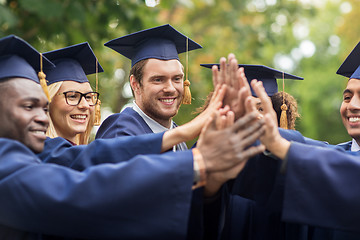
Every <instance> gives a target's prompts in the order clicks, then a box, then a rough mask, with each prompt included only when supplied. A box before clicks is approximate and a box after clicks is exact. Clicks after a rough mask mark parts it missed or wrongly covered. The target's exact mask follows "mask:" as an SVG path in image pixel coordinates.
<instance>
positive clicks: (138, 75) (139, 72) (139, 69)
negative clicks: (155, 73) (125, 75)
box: [129, 59, 149, 86]
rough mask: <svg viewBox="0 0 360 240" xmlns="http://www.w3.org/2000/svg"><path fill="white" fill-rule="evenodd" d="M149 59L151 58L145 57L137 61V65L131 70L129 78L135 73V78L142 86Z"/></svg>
mask: <svg viewBox="0 0 360 240" xmlns="http://www.w3.org/2000/svg"><path fill="white" fill-rule="evenodd" d="M148 60H149V59H144V60H141V61H139V62H137V63H135V65H134V66H133V67H132V68H131V70H130V75H129V78H130V76H131V75H134V78H135V80H136V81H137V82H138V83H139V85H140V86H141V82H142V78H143V75H144V67H145V64H146V63H147V62H148Z"/></svg>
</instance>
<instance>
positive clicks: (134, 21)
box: [0, 0, 360, 143]
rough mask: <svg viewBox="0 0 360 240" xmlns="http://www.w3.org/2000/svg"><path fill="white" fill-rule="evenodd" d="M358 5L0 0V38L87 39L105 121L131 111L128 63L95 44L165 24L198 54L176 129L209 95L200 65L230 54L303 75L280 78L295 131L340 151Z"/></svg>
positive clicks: (49, 44)
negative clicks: (346, 65)
mask: <svg viewBox="0 0 360 240" xmlns="http://www.w3.org/2000/svg"><path fill="white" fill-rule="evenodd" d="M359 7H360V1H359V0H349V1H342V0H298V1H296V0H282V1H279V0H254V1H247V0H241V1H239V0H177V1H175V0H166V1H165V0H117V1H115V0H79V1H72V0H13V1H7V0H0V37H4V36H6V35H9V34H16V35H18V36H20V37H22V38H24V39H25V40H26V41H28V42H29V43H31V44H32V45H33V46H34V47H36V48H37V49H38V50H39V51H43V52H44V51H50V50H54V49H57V48H61V47H65V46H69V45H72V44H77V43H80V42H84V41H88V42H89V43H90V45H91V46H92V48H93V49H94V52H95V54H96V55H97V57H98V59H99V61H100V63H101V65H102V66H103V68H104V70H105V72H104V73H101V74H99V79H100V85H99V86H100V87H99V88H100V89H99V91H100V93H101V96H100V99H101V101H102V117H103V118H104V117H106V116H107V115H109V114H111V113H112V112H119V111H120V110H121V109H122V108H123V107H124V106H125V105H126V104H128V103H131V102H132V94H131V90H130V87H129V83H128V73H129V70H130V61H129V60H128V59H126V58H125V57H123V56H121V55H119V54H117V53H116V52H114V51H112V50H111V49H108V48H106V47H104V46H103V44H104V43H105V42H107V41H108V40H110V39H113V38H116V37H120V36H123V35H126V34H128V33H131V32H135V31H139V30H142V29H146V28H150V27H154V26H158V25H162V24H166V23H170V24H171V25H172V26H174V27H175V28H176V29H178V30H179V31H180V32H182V33H184V34H185V35H187V36H189V37H190V38H191V39H193V40H194V41H196V42H198V43H199V44H201V45H202V46H203V49H200V50H196V51H192V52H190V53H189V80H190V81H191V90H192V94H193V104H192V105H190V106H182V107H181V109H180V112H179V114H178V116H176V118H175V121H176V122H177V123H179V124H182V123H185V122H187V121H189V120H190V119H191V118H193V117H194V115H192V114H191V113H192V112H193V111H194V110H195V109H196V108H197V107H199V106H201V105H202V104H203V100H204V99H205V97H206V95H207V94H208V92H209V91H211V90H212V83H211V71H210V70H209V69H205V68H201V67H200V66H199V65H200V64H201V63H216V62H218V60H219V58H220V57H221V56H226V55H227V54H228V53H230V52H233V53H235V54H236V56H237V57H238V59H239V63H242V64H262V65H267V66H270V67H273V68H276V69H279V70H282V71H285V72H289V73H292V74H295V75H298V76H302V77H304V79H305V80H304V81H292V80H285V91H287V92H289V93H291V94H292V95H293V96H294V97H295V98H296V99H297V101H298V104H299V111H300V114H301V119H300V120H299V121H298V122H297V126H296V127H297V129H298V130H299V131H301V132H302V133H303V134H304V135H305V136H308V137H311V138H315V139H319V140H324V141H328V142H330V143H339V142H343V141H346V140H349V139H350V138H349V136H347V134H346V131H345V129H344V127H343V126H342V123H341V119H340V115H339V107H340V104H341V101H342V91H343V88H344V87H345V84H346V81H347V79H346V78H344V77H342V76H338V75H336V70H337V69H338V67H339V66H340V65H341V63H342V61H343V60H344V59H345V58H346V56H347V55H348V54H349V53H350V51H351V50H352V49H353V47H354V46H355V45H356V44H357V43H358V41H359V40H360V28H359V27H358V26H357V24H358V21H357V19H358V16H357V12H356V11H355V9H359ZM182 55H183V54H182ZM182 55H180V57H181V60H182V62H183V64H184V65H185V57H184V56H182ZM89 79H90V81H91V83H92V85H93V86H95V77H94V76H89ZM278 83H279V88H280V89H281V90H282V80H279V81H278Z"/></svg>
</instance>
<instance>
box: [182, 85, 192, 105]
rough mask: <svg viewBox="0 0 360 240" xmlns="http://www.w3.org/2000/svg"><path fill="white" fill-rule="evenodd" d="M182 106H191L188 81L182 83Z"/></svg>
mask: <svg viewBox="0 0 360 240" xmlns="http://www.w3.org/2000/svg"><path fill="white" fill-rule="evenodd" d="M181 103H182V104H191V91H190V81H189V80H185V81H184V97H183V99H182V102H181Z"/></svg>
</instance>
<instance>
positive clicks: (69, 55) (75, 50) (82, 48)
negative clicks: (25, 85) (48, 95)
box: [44, 42, 104, 85]
mask: <svg viewBox="0 0 360 240" xmlns="http://www.w3.org/2000/svg"><path fill="white" fill-rule="evenodd" d="M44 56H45V57H47V58H48V59H49V60H51V61H52V62H53V63H54V64H55V65H56V68H54V69H52V70H49V71H46V75H47V79H48V85H50V84H52V83H55V82H59V81H75V82H80V83H83V82H89V80H88V79H87V77H86V75H89V74H93V73H96V72H97V71H98V72H103V71H104V70H103V68H102V67H101V65H100V64H99V62H98V61H97V58H96V56H95V54H94V52H93V50H92V49H91V47H90V45H89V43H87V42H84V43H80V44H76V45H72V46H69V47H65V48H61V49H57V50H54V51H50V52H46V53H44ZM96 65H97V66H96Z"/></svg>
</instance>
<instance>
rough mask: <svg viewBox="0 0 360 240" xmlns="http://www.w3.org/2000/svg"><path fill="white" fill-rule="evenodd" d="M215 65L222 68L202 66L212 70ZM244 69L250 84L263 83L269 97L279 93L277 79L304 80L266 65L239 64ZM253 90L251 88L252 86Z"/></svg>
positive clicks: (209, 65)
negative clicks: (253, 81) (254, 82)
mask: <svg viewBox="0 0 360 240" xmlns="http://www.w3.org/2000/svg"><path fill="white" fill-rule="evenodd" d="M213 65H217V66H218V67H220V64H200V66H202V67H206V68H212V66H213ZM240 67H243V68H244V72H245V76H246V78H247V79H248V81H249V83H250V82H251V80H253V79H257V80H258V81H262V82H263V86H264V88H265V91H266V93H267V94H268V96H269V97H271V96H272V95H274V94H275V93H277V92H278V85H277V81H276V79H283V78H284V79H294V80H303V79H304V78H302V77H298V76H295V75H292V74H289V73H285V72H282V71H279V70H276V69H273V68H270V67H267V66H264V65H250V64H239V68H240ZM250 88H251V86H250ZM251 93H252V95H253V96H255V97H256V94H255V92H254V91H253V90H252V89H251Z"/></svg>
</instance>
